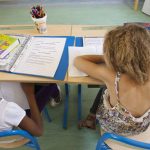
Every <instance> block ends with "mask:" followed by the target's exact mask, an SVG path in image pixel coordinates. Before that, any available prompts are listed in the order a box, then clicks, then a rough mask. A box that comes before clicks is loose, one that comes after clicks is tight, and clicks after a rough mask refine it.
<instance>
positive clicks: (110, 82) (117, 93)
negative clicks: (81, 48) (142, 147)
mask: <svg viewBox="0 0 150 150" xmlns="http://www.w3.org/2000/svg"><path fill="white" fill-rule="evenodd" d="M103 47H104V56H95V55H93V56H92V55H91V56H88V55H86V56H80V57H77V58H76V59H75V66H76V67H77V68H78V69H79V70H81V71H83V72H85V73H86V74H88V75H89V76H91V77H92V78H95V79H98V80H100V81H103V82H104V83H105V85H106V87H107V88H106V90H105V91H104V92H103V93H102V95H99V104H98V106H97V107H96V109H97V110H96V118H97V120H99V124H100V126H101V128H102V130H103V131H104V132H113V133H116V134H120V135H124V136H128V137H129V138H132V139H136V140H139V141H143V142H147V143H150V119H149V118H150V92H149V91H150V33H149V31H147V30H146V29H144V28H143V27H141V26H138V25H135V24H133V25H125V26H120V27H117V28H116V29H113V30H112V31H109V32H108V33H107V34H106V37H105V40H104V45H103ZM87 66H88V67H87ZM97 98H98V97H97ZM85 123H86V122H85ZM106 143H107V142H106ZM108 144H109V145H110V147H111V148H113V145H112V144H111V143H108ZM118 146H119V145H118ZM115 148H116V147H114V149H115ZM118 149H119V147H118ZM120 149H121V150H123V147H121V148H120Z"/></svg>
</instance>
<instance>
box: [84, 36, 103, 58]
mask: <svg viewBox="0 0 150 150" xmlns="http://www.w3.org/2000/svg"><path fill="white" fill-rule="evenodd" d="M103 43H104V38H103V37H84V38H83V47H84V46H90V47H91V46H93V47H95V48H96V50H97V51H99V52H100V55H103Z"/></svg>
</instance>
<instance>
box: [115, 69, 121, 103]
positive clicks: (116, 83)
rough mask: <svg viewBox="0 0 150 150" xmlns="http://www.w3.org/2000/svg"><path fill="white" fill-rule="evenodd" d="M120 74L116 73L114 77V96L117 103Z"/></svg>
mask: <svg viewBox="0 0 150 150" xmlns="http://www.w3.org/2000/svg"><path fill="white" fill-rule="evenodd" d="M120 76H121V74H120V72H117V73H116V77H115V92H116V96H117V101H118V102H119V103H120V101H119V81H120Z"/></svg>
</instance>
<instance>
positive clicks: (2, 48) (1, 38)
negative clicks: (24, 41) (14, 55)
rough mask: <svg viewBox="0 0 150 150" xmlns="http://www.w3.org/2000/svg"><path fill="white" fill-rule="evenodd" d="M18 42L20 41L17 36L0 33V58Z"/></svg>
mask: <svg viewBox="0 0 150 150" xmlns="http://www.w3.org/2000/svg"><path fill="white" fill-rule="evenodd" d="M18 44H19V41H18V39H17V38H15V37H11V36H9V35H5V34H0V58H4V57H5V56H6V55H7V54H9V52H10V51H11V50H13V49H14V48H15V47H16V46H17V45H18Z"/></svg>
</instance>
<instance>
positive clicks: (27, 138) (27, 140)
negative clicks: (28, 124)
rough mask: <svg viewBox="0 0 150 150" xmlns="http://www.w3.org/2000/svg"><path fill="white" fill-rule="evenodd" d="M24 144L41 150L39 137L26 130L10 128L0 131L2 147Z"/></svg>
mask: <svg viewBox="0 0 150 150" xmlns="http://www.w3.org/2000/svg"><path fill="white" fill-rule="evenodd" d="M23 145H26V146H28V147H30V148H33V149H36V150H40V146H39V144H38V142H37V139H36V138H35V137H34V136H32V135H31V134H29V133H28V132H27V131H25V130H10V131H1V132H0V147H1V148H7V149H8V148H16V147H20V146H23Z"/></svg>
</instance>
